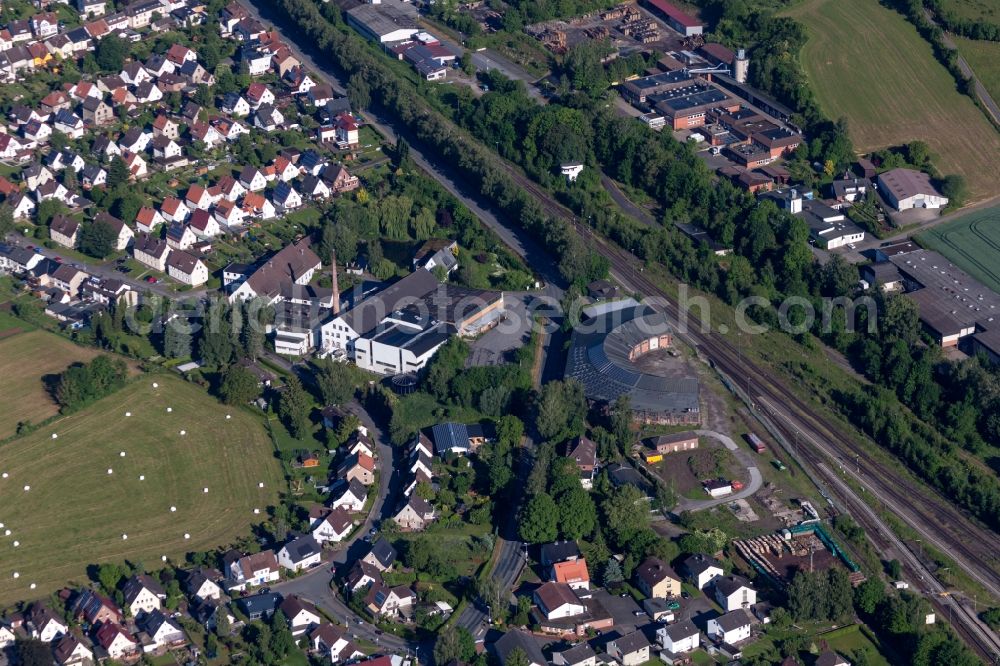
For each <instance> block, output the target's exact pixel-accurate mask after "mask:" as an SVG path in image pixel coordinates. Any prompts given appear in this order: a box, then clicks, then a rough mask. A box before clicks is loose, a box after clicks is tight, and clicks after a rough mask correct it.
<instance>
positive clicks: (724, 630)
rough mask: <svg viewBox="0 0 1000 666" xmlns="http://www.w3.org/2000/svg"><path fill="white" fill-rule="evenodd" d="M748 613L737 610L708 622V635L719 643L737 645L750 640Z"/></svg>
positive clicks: (749, 618) (750, 620)
mask: <svg viewBox="0 0 1000 666" xmlns="http://www.w3.org/2000/svg"><path fill="white" fill-rule="evenodd" d="M751 625H752V618H751V617H750V613H748V612H747V611H745V610H743V609H742V608H738V609H736V610H733V611H729V612H728V613H726V614H725V615H720V616H719V617H714V618H712V619H711V620H709V621H708V628H707V632H708V635H709V636H711V637H712V638H714V639H715V640H717V641H719V642H721V643H728V644H729V645H737V644H739V643H741V642H742V641H745V640H747V639H748V638H750V628H751Z"/></svg>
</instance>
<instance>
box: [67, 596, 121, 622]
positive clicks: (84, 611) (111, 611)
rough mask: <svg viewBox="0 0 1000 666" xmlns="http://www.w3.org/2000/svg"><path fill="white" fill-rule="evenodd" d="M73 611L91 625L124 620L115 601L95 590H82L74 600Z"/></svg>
mask: <svg viewBox="0 0 1000 666" xmlns="http://www.w3.org/2000/svg"><path fill="white" fill-rule="evenodd" d="M72 611H73V615H74V617H76V618H77V619H78V620H83V621H84V622H86V623H87V624H90V625H97V624H99V623H101V622H117V623H119V624H121V623H122V622H123V621H124V618H123V617H122V613H121V611H120V610H119V609H118V606H117V605H116V604H115V602H113V601H112V600H111V599H108V598H107V597H105V596H103V595H101V594H98V593H97V592H94V591H93V590H81V591H80V593H79V594H77V595H76V598H75V599H74V600H73V606H72Z"/></svg>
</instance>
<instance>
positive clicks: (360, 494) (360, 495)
mask: <svg viewBox="0 0 1000 666" xmlns="http://www.w3.org/2000/svg"><path fill="white" fill-rule="evenodd" d="M331 496H332V497H333V498H334V499H333V501H332V502H331V504H330V506H331V507H332V508H334V509H344V510H345V511H350V512H352V513H358V512H360V511H362V510H364V508H365V500H366V499H368V490H367V489H366V488H365V487H364V486H363V485H361V484H360V483H358V482H357V481H350V482H346V481H345V482H343V488H342V490H340V491H339V494H337V492H331Z"/></svg>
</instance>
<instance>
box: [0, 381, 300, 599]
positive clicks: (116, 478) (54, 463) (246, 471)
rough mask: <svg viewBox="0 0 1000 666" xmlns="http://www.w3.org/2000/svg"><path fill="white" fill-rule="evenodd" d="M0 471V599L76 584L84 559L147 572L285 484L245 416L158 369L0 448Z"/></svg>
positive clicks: (239, 529)
mask: <svg viewBox="0 0 1000 666" xmlns="http://www.w3.org/2000/svg"><path fill="white" fill-rule="evenodd" d="M154 382H156V383H157V384H158V385H159V386H158V387H155V388H154V386H153V383H154ZM168 408H170V410H171V411H170V412H168V411H167V409H168ZM126 413H130V414H131V416H126ZM227 414H229V415H231V418H229V419H227V418H226V416H227ZM182 430H183V431H185V432H186V434H184V435H181V431H182ZM53 434H56V435H58V438H57V439H52V435H53ZM121 452H124V453H125V456H124V457H122V456H121V455H120V454H121ZM109 469H110V470H112V473H111V474H109V473H108V470H109ZM0 472H2V473H3V474H6V475H7V478H2V474H0V522H2V523H4V525H3V528H2V529H0V605H6V604H10V603H12V602H14V601H16V600H18V599H31V598H39V597H44V596H46V595H48V594H49V593H50V592H52V591H54V590H56V589H58V588H59V587H60V586H62V585H65V584H67V583H68V582H71V581H83V580H85V577H86V568H87V565H88V564H93V563H101V562H122V561H124V560H129V561H130V562H133V563H135V562H142V563H144V564H145V565H146V566H147V567H148V568H153V567H156V566H157V565H159V563H160V562H159V561H160V557H161V556H162V555H167V556H168V557H170V558H179V557H182V556H183V555H184V553H186V552H188V551H193V550H207V549H210V548H212V547H215V546H220V545H225V544H227V543H229V542H231V541H232V540H233V539H234V538H236V537H238V536H245V535H248V534H249V533H250V530H249V527H250V525H251V523H256V522H260V521H261V520H262V519H263V518H264V516H265V515H266V512H265V508H266V507H267V506H268V505H269V504H273V503H274V502H275V500H276V498H277V496H278V492H279V490H280V489H281V488H282V487H283V483H284V482H283V480H282V476H281V470H280V466H279V464H278V461H277V460H276V459H275V458H274V457H273V455H272V447H271V443H270V439H269V438H268V436H267V433H266V432H265V431H264V428H263V426H262V425H261V423H260V422H259V421H258V420H257V419H255V418H254V417H253V415H251V414H249V413H247V412H244V411H242V410H239V409H232V408H227V407H225V406H224V405H222V404H221V403H218V402H216V400H215V399H214V398H212V397H210V396H208V395H206V394H205V392H204V391H203V390H201V389H199V388H198V387H196V386H194V385H192V384H188V383H186V382H184V381H182V380H180V379H178V378H175V377H172V376H164V375H155V376H152V377H150V376H144V377H142V378H140V379H138V380H136V381H135V382H133V383H132V384H130V385H129V386H127V387H126V388H124V389H122V390H121V391H119V392H117V393H115V394H113V395H111V396H108V397H107V398H104V399H103V400H100V401H98V402H97V403H95V404H94V405H91V406H90V407H89V408H87V409H85V410H83V411H81V412H78V413H76V414H73V415H70V416H67V417H65V418H60V419H58V420H57V421H55V422H54V423H53V424H52V425H50V426H47V427H45V428H42V429H40V430H38V431H36V432H34V433H32V434H31V435H28V436H26V437H24V438H20V439H16V440H13V441H11V442H9V443H7V444H5V445H4V446H3V447H2V448H0ZM143 479H144V480H143ZM259 483H263V484H264V487H263V488H260V487H258V484H259ZM26 486H30V490H28V491H25V490H24V488H25V487H26ZM204 488H207V489H208V492H207V493H206V492H203V489H204ZM171 507H174V508H175V509H176V511H171ZM255 508H259V509H260V514H259V515H257V514H254V513H253V510H254V509H255ZM5 530H10V531H11V534H10V535H4V531H5ZM185 534H187V535H188V537H189V538H185ZM123 535H127V539H123ZM15 540H16V541H18V542H19V545H18V546H17V547H15V546H14V541H15ZM15 572H17V574H18V577H17V578H15V577H14V573H15ZM32 583H35V584H37V588H36V589H34V590H32V589H31V587H30V585H31V584H32Z"/></svg>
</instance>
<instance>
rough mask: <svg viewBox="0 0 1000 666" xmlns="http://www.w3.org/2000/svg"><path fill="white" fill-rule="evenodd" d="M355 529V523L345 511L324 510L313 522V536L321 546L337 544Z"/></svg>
mask: <svg viewBox="0 0 1000 666" xmlns="http://www.w3.org/2000/svg"><path fill="white" fill-rule="evenodd" d="M353 529H354V521H353V520H352V519H351V516H350V515H349V514H348V513H347V511H345V510H344V509H332V510H324V511H323V512H322V513H321V514H320V515H319V516H318V517H317V518H316V520H315V521H314V522H313V524H312V529H311V532H310V533H311V534H312V537H313V539H315V540H316V542H317V543H319V544H326V543H330V542H333V543H337V542H339V541H341V540H343V539H344V538H346V537H347V535H348V534H350V533H351V530H353Z"/></svg>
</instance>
